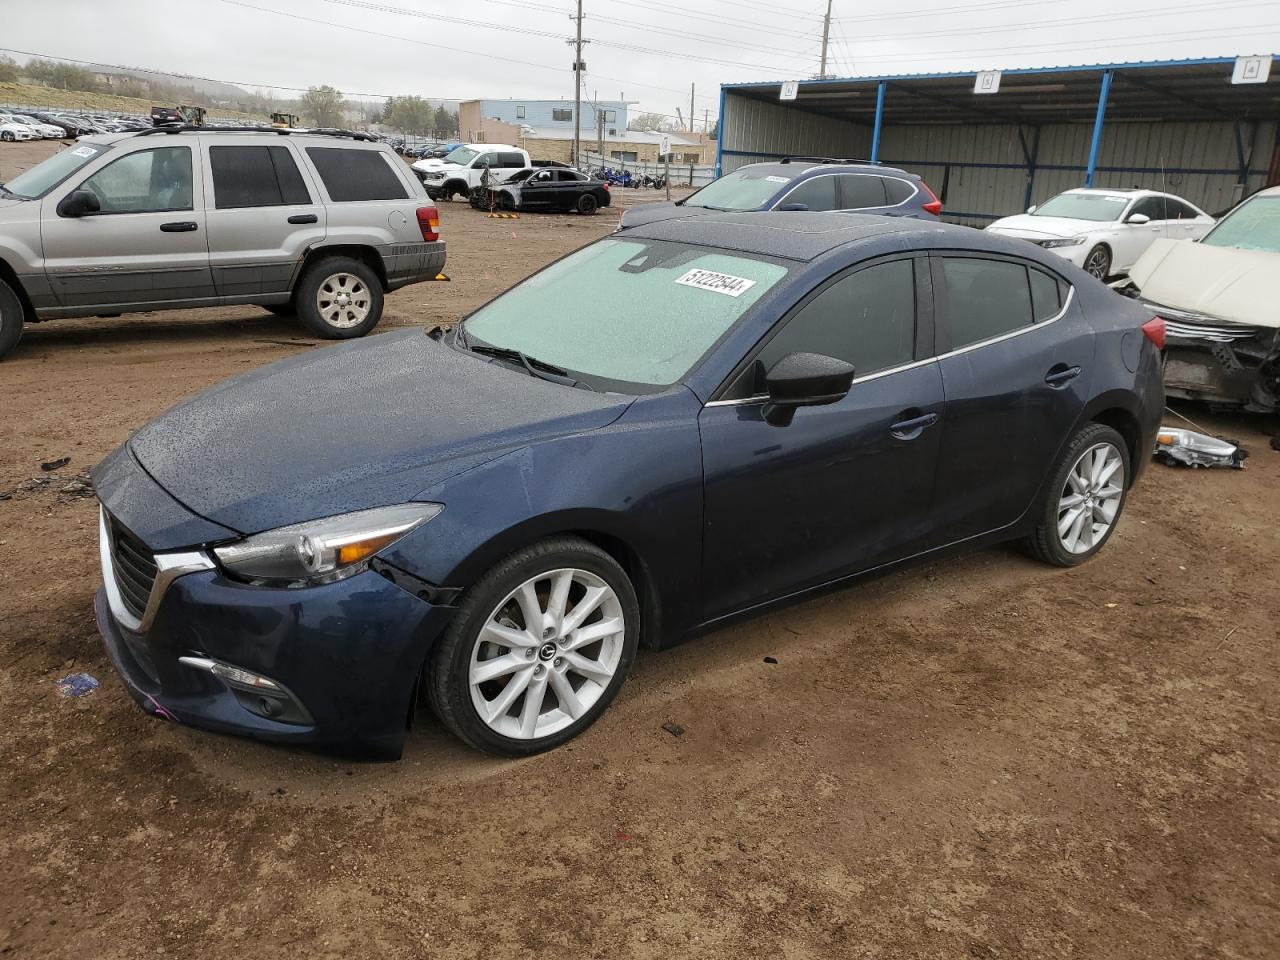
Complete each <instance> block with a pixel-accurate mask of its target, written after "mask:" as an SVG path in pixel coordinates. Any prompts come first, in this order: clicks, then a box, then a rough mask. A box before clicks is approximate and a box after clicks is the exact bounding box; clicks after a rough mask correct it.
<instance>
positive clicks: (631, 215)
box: [620, 203, 725, 230]
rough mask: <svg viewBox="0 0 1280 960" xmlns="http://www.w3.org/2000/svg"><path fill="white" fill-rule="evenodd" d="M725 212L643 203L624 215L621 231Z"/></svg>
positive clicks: (705, 208) (671, 204)
mask: <svg viewBox="0 0 1280 960" xmlns="http://www.w3.org/2000/svg"><path fill="white" fill-rule="evenodd" d="M724 212H725V211H723V210H712V209H711V208H709V207H690V206H686V205H683V204H682V205H680V206H677V205H676V204H675V203H642V204H637V205H636V206H634V207H630V208H628V210H627V212H626V213H624V214H623V215H622V223H621V226H620V229H623V230H626V229H628V228H630V227H643V226H645V225H646V224H650V223H658V222H660V221H662V220H685V219H688V218H689V217H705V216H709V215H710V214H713V213H724Z"/></svg>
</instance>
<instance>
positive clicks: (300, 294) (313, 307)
mask: <svg viewBox="0 0 1280 960" xmlns="http://www.w3.org/2000/svg"><path fill="white" fill-rule="evenodd" d="M293 305H294V308H295V309H296V310H297V312H298V316H299V317H301V318H302V322H303V323H305V324H306V325H307V326H308V327H309V328H310V329H311V330H312V331H313V332H314V333H315V334H316V336H319V337H324V338H325V339H326V340H350V339H352V338H354V337H363V336H364V335H365V334H366V333H368V332H369V331H370V330H372V329H373V328H374V327H375V326H377V324H378V321H379V320H380V319H382V284H381V283H379V282H378V278H377V276H376V275H375V274H374V272H373V271H372V270H370V269H369V267H368V266H367V265H365V264H363V263H361V262H360V261H359V260H353V259H351V258H350V257H326V258H325V259H323V260H319V261H317V262H316V263H314V264H312V265H311V267H309V268H308V269H307V272H306V273H304V274H303V275H302V280H301V281H300V282H299V283H298V288H297V291H296V292H295V293H294V297H293Z"/></svg>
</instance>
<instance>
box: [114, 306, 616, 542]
mask: <svg viewBox="0 0 1280 960" xmlns="http://www.w3.org/2000/svg"><path fill="white" fill-rule="evenodd" d="M629 402H630V398H629V397H623V396H620V395H618V394H608V393H593V392H591V391H588V390H581V389H575V388H573V387H566V386H561V385H559V384H554V383H549V382H547V381H545V380H539V379H537V378H535V377H531V376H529V375H528V374H527V373H525V372H523V371H518V370H513V369H511V368H510V367H509V366H506V365H505V364H500V363H497V362H492V361H489V360H488V359H486V358H481V357H477V356H475V355H474V354H469V353H463V352H461V351H458V350H455V349H453V348H451V347H448V346H445V345H444V344H441V343H439V342H437V341H435V340H432V339H431V338H429V337H427V336H425V335H424V334H423V333H422V331H421V330H416V329H415V330H407V331H404V332H403V333H389V334H383V335H380V336H375V337H370V338H368V339H366V340H361V341H356V342H352V343H347V344H342V345H340V346H335V347H328V348H324V349H320V350H316V351H314V352H312V353H307V354H303V355H301V356H298V357H293V358H291V359H289V360H284V361H281V362H280V363H275V364H272V365H270V366H267V367H263V368H261V369H259V370H256V371H253V372H251V373H248V374H245V375H243V376H240V377H236V378H235V379H233V380H229V381H227V382H226V383H223V384H221V385H219V386H216V387H214V388H213V389H211V390H207V391H205V392H204V393H202V394H199V395H197V396H195V397H193V398H192V399H190V400H187V401H186V402H184V403H182V404H179V405H178V406H177V407H174V408H173V409H172V410H170V411H169V412H168V413H165V414H163V415H162V416H160V417H159V418H158V419H156V420H153V421H152V422H151V423H149V424H148V425H147V426H145V427H143V428H142V430H140V431H139V432H138V433H137V434H136V435H135V436H134V437H133V438H132V440H130V448H131V450H132V452H133V455H134V456H135V457H136V458H137V460H138V462H139V463H140V464H141V465H142V467H143V468H144V469H145V470H146V471H147V473H148V474H150V476H151V477H152V478H153V479H154V480H155V481H156V482H157V483H159V484H160V485H161V486H162V487H164V489H165V490H167V491H168V493H169V494H170V495H171V496H173V497H174V498H175V499H176V500H178V501H179V502H180V503H182V504H183V505H184V506H186V507H187V508H188V509H189V510H191V511H193V512H194V513H196V514H199V515H200V516H201V517H204V518H205V519H207V520H211V521H213V522H214V523H218V524H221V525H222V526H224V527H229V528H231V529H232V530H235V531H238V532H240V533H245V534H248V533H257V532H259V531H261V530H266V529H270V528H272V527H278V526H283V525H285V524H290V523H298V522H301V521H303V520H311V519H315V518H317V517H326V516H333V515H335V514H339V513H346V512H349V511H352V510H360V509H366V508H370V507H378V506H386V505H388V504H392V503H404V502H407V501H409V500H412V499H413V498H414V496H415V495H416V494H418V493H420V492H421V491H423V490H425V489H426V488H428V487H429V486H432V485H434V484H437V483H439V482H441V481H443V480H445V479H447V478H449V477H451V476H454V475H456V474H458V473H461V472H462V471H465V470H468V469H470V468H472V467H474V466H477V465H479V464H481V463H484V462H486V461H488V460H491V459H493V458H495V457H498V456H501V455H503V454H504V453H507V452H510V451H511V450H513V449H518V448H519V447H522V446H525V445H528V444H530V443H533V442H535V441H538V440H543V439H549V438H552V437H556V436H565V435H568V434H573V433H579V432H583V431H587V430H592V429H597V428H599V427H603V426H606V425H607V424H609V423H611V422H612V421H613V420H615V419H616V418H617V417H618V416H620V415H621V413H622V412H623V411H624V410H625V409H626V407H627V405H628V403H629Z"/></svg>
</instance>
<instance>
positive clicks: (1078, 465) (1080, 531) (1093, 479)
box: [1058, 443, 1125, 553]
mask: <svg viewBox="0 0 1280 960" xmlns="http://www.w3.org/2000/svg"><path fill="white" fill-rule="evenodd" d="M1124 481H1125V476H1124V458H1123V457H1122V456H1121V454H1120V451H1119V450H1117V449H1116V447H1115V446H1114V445H1112V444H1110V443H1096V444H1094V445H1093V446H1091V447H1089V448H1088V449H1087V450H1085V451H1084V452H1083V453H1082V454H1080V457H1079V459H1077V460H1076V462H1075V463H1074V464H1073V465H1072V467H1071V469H1070V470H1069V471H1067V482H1066V484H1065V485H1064V486H1063V488H1062V493H1061V496H1060V497H1059V499H1058V539H1059V540H1060V541H1061V542H1062V546H1063V548H1064V549H1066V550H1067V551H1068V552H1070V553H1088V552H1089V551H1090V550H1092V549H1093V548H1094V547H1095V546H1096V545H1098V544H1100V543H1101V542H1102V541H1103V540H1104V539H1105V538H1106V536H1107V533H1108V532H1109V531H1110V530H1111V525H1112V524H1113V523H1115V519H1116V514H1117V513H1119V511H1120V502H1121V500H1122V499H1123V498H1124Z"/></svg>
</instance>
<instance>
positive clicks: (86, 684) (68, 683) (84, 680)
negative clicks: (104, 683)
mask: <svg viewBox="0 0 1280 960" xmlns="http://www.w3.org/2000/svg"><path fill="white" fill-rule="evenodd" d="M57 687H58V692H59V693H60V694H62V695H63V696H64V697H84V696H88V695H89V694H91V693H93V691H95V690H97V689H98V678H97V677H94V676H91V675H89V674H87V673H70V674H67V676H65V677H63V678H62V679H61V680H59V681H57Z"/></svg>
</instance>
